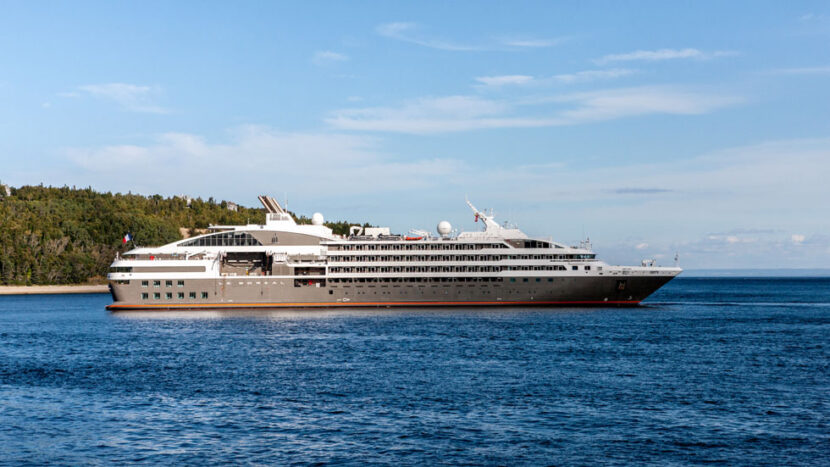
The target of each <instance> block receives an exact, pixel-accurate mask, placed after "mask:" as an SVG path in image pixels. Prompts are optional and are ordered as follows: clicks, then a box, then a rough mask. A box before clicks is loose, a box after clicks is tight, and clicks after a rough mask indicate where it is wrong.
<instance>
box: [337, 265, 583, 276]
mask: <svg viewBox="0 0 830 467" xmlns="http://www.w3.org/2000/svg"><path fill="white" fill-rule="evenodd" d="M584 269H585V270H586V271H590V270H591V266H584ZM567 270H568V268H566V267H565V266H562V265H559V264H554V265H548V266H407V267H403V266H390V267H337V266H335V267H330V268H329V272H331V273H335V274H347V273H389V272H405V273H416V272H501V271H567ZM571 270H572V271H578V270H579V266H576V265H574V266H571Z"/></svg>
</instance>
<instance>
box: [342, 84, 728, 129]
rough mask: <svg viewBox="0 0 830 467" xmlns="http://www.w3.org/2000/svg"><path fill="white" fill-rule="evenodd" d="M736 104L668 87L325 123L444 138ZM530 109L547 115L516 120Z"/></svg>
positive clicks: (411, 104) (399, 111) (438, 107)
mask: <svg viewBox="0 0 830 467" xmlns="http://www.w3.org/2000/svg"><path fill="white" fill-rule="evenodd" d="M738 102H740V98H737V97H735V96H722V95H714V94H706V93H702V92H696V91H690V90H684V89H680V88H671V87H639V88H623V89H610V90H603V91H594V92H587V93H574V94H563V95H555V96H549V97H534V98H530V99H521V100H513V101H501V100H488V99H483V98H480V97H474V96H450V97H441V98H421V99H416V100H412V101H408V102H405V103H404V104H403V105H401V106H399V107H366V108H354V109H343V110H338V111H335V112H333V113H331V114H330V115H329V117H328V118H326V122H327V123H328V124H330V125H332V126H333V127H336V128H340V129H345V130H361V131H387V132H399V133H416V134H417V133H445V132H455V131H470V130H480V129H489V128H535V127H550V126H563V125H576V124H582V123H590V122H597V121H602V120H610V119H617V118H624V117H631V116H637V115H648V114H666V115H696V114H703V113H707V112H710V111H713V110H716V109H718V108H722V107H726V106H729V105H733V104H736V103H738ZM529 106H533V107H537V108H538V107H543V108H544V109H545V110H546V112H545V115H544V116H538V112H535V113H533V115H534V116H521V115H517V113H518V112H519V111H520V110H522V109H524V108H527V107H529Z"/></svg>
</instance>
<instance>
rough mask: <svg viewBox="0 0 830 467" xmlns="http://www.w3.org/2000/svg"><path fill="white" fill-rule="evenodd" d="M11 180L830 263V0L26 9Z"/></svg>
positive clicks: (0, 37)
mask: <svg viewBox="0 0 830 467" xmlns="http://www.w3.org/2000/svg"><path fill="white" fill-rule="evenodd" d="M0 9H2V14H0V157H2V159H0V161H1V162H2V166H0V181H2V182H4V183H9V184H12V185H15V186H19V185H22V184H38V183H45V184H51V185H58V186H62V185H78V186H89V185H91V186H92V187H94V188H96V189H100V190H109V191H120V192H127V191H132V192H139V193H145V194H151V193H161V194H165V195H172V194H180V193H185V194H190V195H192V196H202V197H208V196H213V197H215V198H217V199H228V200H233V201H236V202H240V203H242V204H246V205H252V206H253V205H256V204H257V203H256V195H258V194H262V193H270V194H272V195H274V196H276V197H277V198H279V199H283V198H285V197H286V196H287V198H288V202H289V207H290V208H291V209H292V210H295V211H298V212H301V213H307V214H310V213H311V212H314V211H321V212H323V213H324V214H325V215H326V216H327V217H328V218H331V219H351V220H361V221H362V220H367V221H370V222H373V223H375V224H381V225H390V226H391V227H393V229H394V230H397V231H399V232H405V231H406V230H408V229H409V228H422V229H424V228H425V229H429V230H433V229H434V225H435V224H436V223H437V222H438V221H439V220H441V219H448V220H450V221H451V222H453V224H454V225H455V226H456V227H458V228H461V229H473V228H475V227H476V224H474V223H473V222H472V220H473V219H472V216H471V215H470V214H469V213H468V211H467V209H466V207H465V206H464V204H463V200H464V196H465V195H466V196H469V197H470V199H471V200H473V201H474V202H475V203H476V204H477V205H479V207H485V206H486V207H492V208H494V209H495V212H496V215H497V218H498V219H501V220H510V221H512V222H515V223H517V224H519V227H520V228H522V229H523V230H525V231H526V232H528V233H529V234H533V235H540V236H553V238H554V239H556V240H560V241H564V242H567V243H575V242H577V241H578V240H579V239H580V238H581V237H582V236H583V235H588V236H590V237H591V240H592V241H593V243H594V247H595V249H596V250H597V252H598V253H599V254H600V255H602V256H603V257H604V258H606V259H608V260H609V262H613V263H624V262H625V263H628V262H639V260H640V259H641V258H645V257H657V258H658V261H661V262H662V263H664V264H669V263H671V258H672V257H673V256H674V253H675V252H678V253H679V254H680V258H681V261H680V263H681V265H682V266H686V267H690V268H717V267H822V266H826V265H827V264H828V261H830V208H828V204H830V203H828V199H830V188H828V179H829V178H830V110H829V109H830V47H828V44H829V43H830V5H829V4H828V3H827V2H758V1H753V2H737V1H736V2H682V3H681V2H636V3H627V2H610V1H609V2H567V3H566V2H562V3H555V2H434V3H433V2H409V3H403V2H296V3H277V2H239V3H230V2H223V3H219V2H216V3H212V2H178V3H174V2H146V1H145V2H135V3H131V4H130V3H125V2H43V3H34V2H4V3H3V5H2V7H0Z"/></svg>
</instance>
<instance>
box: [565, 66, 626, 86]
mask: <svg viewBox="0 0 830 467" xmlns="http://www.w3.org/2000/svg"><path fill="white" fill-rule="evenodd" d="M636 72H637V70H630V69H627V68H614V69H611V70H585V71H577V72H576V73H565V74H559V75H554V76H553V79H554V80H555V81H558V82H560V83H563V84H572V83H582V82H588V81H596V80H601V79H613V78H620V77H623V76H628V75H632V74H634V73H636Z"/></svg>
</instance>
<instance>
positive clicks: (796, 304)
mask: <svg viewBox="0 0 830 467" xmlns="http://www.w3.org/2000/svg"><path fill="white" fill-rule="evenodd" d="M670 305H672V306H690V305H692V306H720V307H724V306H734V307H743V306H753V307H776V306H788V307H808V308H812V307H818V308H821V307H830V302H695V301H688V302H677V301H675V302H649V303H643V304H642V305H641V306H652V307H654V306H670Z"/></svg>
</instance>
